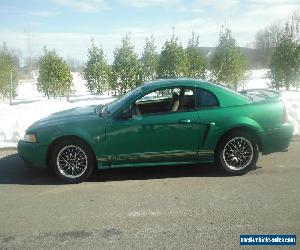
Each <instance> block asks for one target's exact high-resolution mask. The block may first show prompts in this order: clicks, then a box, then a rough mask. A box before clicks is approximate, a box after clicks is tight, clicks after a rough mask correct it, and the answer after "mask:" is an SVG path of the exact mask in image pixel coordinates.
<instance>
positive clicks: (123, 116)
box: [119, 105, 132, 120]
mask: <svg viewBox="0 0 300 250" xmlns="http://www.w3.org/2000/svg"><path fill="white" fill-rule="evenodd" d="M131 117H132V108H131V105H130V106H129V107H127V108H125V109H123V111H122V112H121V114H120V115H119V119H122V120H127V119H129V118H131Z"/></svg>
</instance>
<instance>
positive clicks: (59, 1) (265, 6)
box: [0, 0, 300, 61]
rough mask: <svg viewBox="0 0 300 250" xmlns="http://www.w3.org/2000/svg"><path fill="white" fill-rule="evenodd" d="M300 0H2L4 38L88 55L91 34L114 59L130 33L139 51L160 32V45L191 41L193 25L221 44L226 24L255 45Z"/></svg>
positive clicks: (241, 40) (0, 34) (203, 37)
mask: <svg viewBox="0 0 300 250" xmlns="http://www.w3.org/2000/svg"><path fill="white" fill-rule="evenodd" d="M299 7H300V0H244V1H238V0H110V1H109V0H43V1H40V0H26V1H24V0H0V42H1V44H2V42H3V41H6V42H7V45H8V46H9V47H10V48H14V49H19V50H20V51H21V53H22V56H24V57H25V56H26V55H27V54H28V49H27V47H28V46H27V42H28V37H29V38H30V39H29V41H30V47H31V48H32V51H33V55H34V56H38V55H40V53H41V50H42V48H43V46H44V45H46V46H47V48H49V49H52V48H55V49H56V51H57V52H58V53H59V54H60V55H62V56H64V57H65V58H67V57H68V56H70V57H73V58H76V59H78V60H81V61H84V60H85V59H86V54H87V48H88V47H89V46H90V41H91V38H94V39H95V42H96V43H101V44H102V45H103V48H104V51H105V53H106V54H107V57H108V59H109V61H111V60H112V56H113V50H114V48H116V47H117V46H119V45H120V42H121V39H122V37H124V36H125V35H126V33H129V32H130V34H131V40H132V42H133V43H134V44H135V50H136V52H138V53H139V54H140V53H141V51H142V48H143V46H144V42H145V37H147V36H150V35H151V34H153V35H154V37H155V40H156V45H157V49H158V51H160V49H161V47H162V45H163V43H164V41H165V40H166V39H169V38H170V36H171V34H172V27H174V28H175V34H176V35H177V36H179V38H180V40H181V41H182V43H183V45H184V46H185V45H186V43H187V40H188V38H189V37H190V36H191V33H192V31H194V32H196V33H197V34H199V36H200V43H201V46H215V45H216V44H217V42H218V33H219V30H220V27H221V26H222V24H224V23H225V22H226V25H227V26H228V27H229V28H230V29H231V30H232V32H233V35H234V37H235V38H236V40H237V43H238V45H239V46H248V47H249V46H251V44H253V39H254V35H255V33H256V31H257V30H259V29H261V28H263V27H265V26H266V25H268V24H270V23H272V22H274V21H276V20H286V19H287V18H288V16H289V15H290V14H291V12H293V11H294V10H296V9H299Z"/></svg>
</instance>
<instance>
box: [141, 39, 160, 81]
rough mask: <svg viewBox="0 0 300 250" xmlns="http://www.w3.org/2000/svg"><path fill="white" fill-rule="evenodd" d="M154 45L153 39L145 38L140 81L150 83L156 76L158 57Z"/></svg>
mask: <svg viewBox="0 0 300 250" xmlns="http://www.w3.org/2000/svg"><path fill="white" fill-rule="evenodd" d="M155 50H156V47H155V45H154V37H153V36H151V37H150V39H149V38H146V44H145V47H144V51H143V54H142V58H141V80H142V82H145V81H150V80H153V79H155V78H156V76H157V63H158V55H157V53H156V51H155Z"/></svg>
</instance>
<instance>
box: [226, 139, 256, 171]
mask: <svg viewBox="0 0 300 250" xmlns="http://www.w3.org/2000/svg"><path fill="white" fill-rule="evenodd" d="M222 157H223V161H224V163H225V164H226V166H227V167H228V168H229V169H231V170H235V171H236V170H242V169H244V168H246V167H247V166H248V165H249V164H250V163H251V161H252V159H253V147H252V144H251V142H249V141H248V140H247V139H246V138H244V137H234V138H232V139H231V140H230V141H228V142H227V143H226V145H225V147H224V149H223V154H222Z"/></svg>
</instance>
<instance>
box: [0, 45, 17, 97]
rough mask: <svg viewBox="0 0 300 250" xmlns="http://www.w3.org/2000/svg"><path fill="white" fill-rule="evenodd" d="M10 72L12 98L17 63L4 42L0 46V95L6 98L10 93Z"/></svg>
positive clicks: (14, 89)
mask: <svg viewBox="0 0 300 250" xmlns="http://www.w3.org/2000/svg"><path fill="white" fill-rule="evenodd" d="M11 74H12V98H14V97H15V96H16V90H17V86H18V80H17V65H16V64H15V59H14V57H13V55H12V54H11V53H10V51H9V50H8V48H7V46H6V43H3V46H2V48H0V97H2V98H7V97H9V96H10V93H11Z"/></svg>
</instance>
